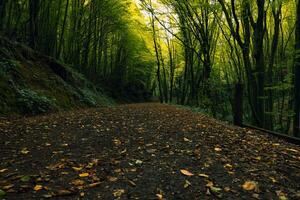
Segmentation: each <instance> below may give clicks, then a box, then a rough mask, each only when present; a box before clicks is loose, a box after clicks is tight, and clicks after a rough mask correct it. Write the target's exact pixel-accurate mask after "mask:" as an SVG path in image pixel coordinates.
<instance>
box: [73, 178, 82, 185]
mask: <svg viewBox="0 0 300 200" xmlns="http://www.w3.org/2000/svg"><path fill="white" fill-rule="evenodd" d="M71 184H72V185H75V186H82V185H84V184H85V182H84V181H83V180H80V179H75V180H73V181H72V182H71Z"/></svg>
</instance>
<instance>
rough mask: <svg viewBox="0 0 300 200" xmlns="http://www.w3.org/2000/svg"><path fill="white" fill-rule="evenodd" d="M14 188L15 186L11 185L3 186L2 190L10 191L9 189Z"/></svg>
mask: <svg viewBox="0 0 300 200" xmlns="http://www.w3.org/2000/svg"><path fill="white" fill-rule="evenodd" d="M13 187H14V185H13V184H9V185H5V186H3V187H2V189H3V190H9V189H11V188H13Z"/></svg>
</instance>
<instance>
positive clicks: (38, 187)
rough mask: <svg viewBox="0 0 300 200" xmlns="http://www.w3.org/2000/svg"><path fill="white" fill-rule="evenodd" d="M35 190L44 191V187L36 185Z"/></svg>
mask: <svg viewBox="0 0 300 200" xmlns="http://www.w3.org/2000/svg"><path fill="white" fill-rule="evenodd" d="M33 189H34V190H35V191H39V190H41V189H43V186H42V185H36V186H34V188H33Z"/></svg>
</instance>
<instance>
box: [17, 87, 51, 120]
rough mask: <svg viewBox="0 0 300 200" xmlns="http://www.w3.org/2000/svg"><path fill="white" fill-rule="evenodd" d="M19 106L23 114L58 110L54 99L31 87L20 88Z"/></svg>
mask: <svg viewBox="0 0 300 200" xmlns="http://www.w3.org/2000/svg"><path fill="white" fill-rule="evenodd" d="M17 106H18V107H19V109H20V111H21V112H22V114H31V115H37V114H42V113H46V112H51V111H54V110H57V107H56V105H55V103H54V102H53V100H50V99H48V98H47V97H46V96H43V95H41V94H38V93H37V92H35V91H32V90H29V89H22V90H18V95H17Z"/></svg>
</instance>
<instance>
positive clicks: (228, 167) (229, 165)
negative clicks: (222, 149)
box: [224, 164, 233, 170]
mask: <svg viewBox="0 0 300 200" xmlns="http://www.w3.org/2000/svg"><path fill="white" fill-rule="evenodd" d="M224 167H225V168H226V169H229V170H231V169H232V168H233V167H232V165H231V164H226V165H224Z"/></svg>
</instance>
